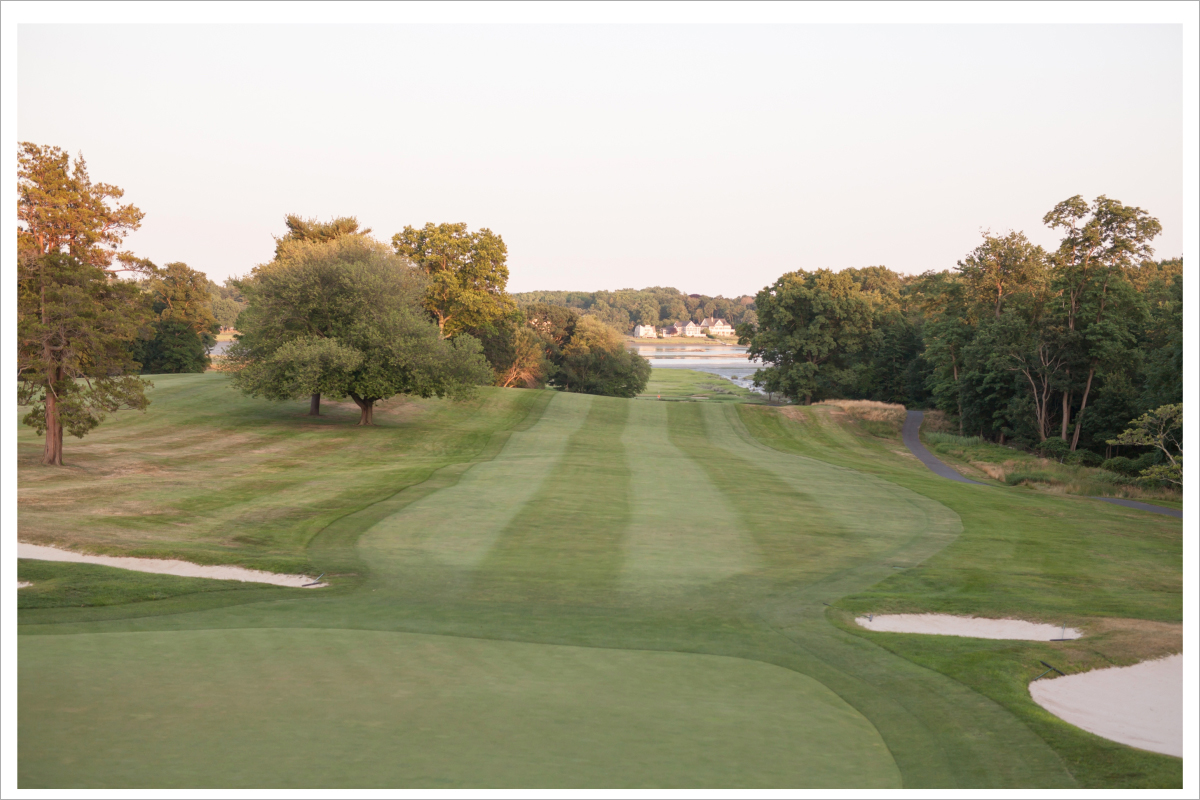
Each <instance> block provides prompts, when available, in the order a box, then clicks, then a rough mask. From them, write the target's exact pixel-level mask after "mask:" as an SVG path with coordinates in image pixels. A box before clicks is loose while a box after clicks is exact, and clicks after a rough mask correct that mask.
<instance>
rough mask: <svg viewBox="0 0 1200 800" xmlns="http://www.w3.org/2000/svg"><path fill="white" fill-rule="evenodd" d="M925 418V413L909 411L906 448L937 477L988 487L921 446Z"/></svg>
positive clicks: (905, 438)
mask: <svg viewBox="0 0 1200 800" xmlns="http://www.w3.org/2000/svg"><path fill="white" fill-rule="evenodd" d="M924 418H925V412H924V411H909V412H908V416H906V417H905V418H904V446H905V447H907V448H908V449H909V452H911V453H912V454H913V455H914V456H916V457H917V458H918V459H919V460H920V462H921V463H922V464H924V465H925V466H927V467H929V470H930V471H931V472H933V473H934V474H935V475H940V476H941V477H943V478H947V479H949V480H952V481H958V482H959V483H973V484H975V485H976V486H987V484H986V483H980V482H979V481H973V480H971V479H970V478H965V477H963V476H962V475H960V474H959V473H958V471H957V470H955V469H954V468H952V467H951V466H950V465H949V464H946V463H944V462H943V461H941V460H940V459H938V457H937V456H935V455H934V454H933V453H931V452H929V450H927V449H926V448H925V445H923V444H921V436H920V432H921V420H923V419H924Z"/></svg>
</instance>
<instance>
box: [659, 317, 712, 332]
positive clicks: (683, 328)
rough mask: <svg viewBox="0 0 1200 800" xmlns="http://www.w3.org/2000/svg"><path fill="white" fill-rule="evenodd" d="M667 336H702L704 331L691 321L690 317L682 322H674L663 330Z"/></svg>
mask: <svg viewBox="0 0 1200 800" xmlns="http://www.w3.org/2000/svg"><path fill="white" fill-rule="evenodd" d="M663 333H665V334H666V335H667V336H703V335H704V331H703V330H702V329H701V328H700V326H699V325H697V324H696V323H694V322H692V321H691V320H690V319H688V320H684V321H683V322H676V323H675V324H674V325H672V326H671V327H669V328H667V329H666V330H664V331H663Z"/></svg>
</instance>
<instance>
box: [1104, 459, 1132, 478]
mask: <svg viewBox="0 0 1200 800" xmlns="http://www.w3.org/2000/svg"><path fill="white" fill-rule="evenodd" d="M1100 469H1103V470H1107V471H1108V472H1115V473H1116V474H1118V475H1124V476H1125V477H1127V478H1129V477H1133V476H1134V475H1137V474H1138V473H1139V472H1141V467H1139V466H1138V465H1137V463H1136V462H1134V461H1132V460H1131V459H1128V458H1126V457H1125V456H1115V457H1113V458H1110V459H1108V460H1107V461H1105V462H1104V463H1102V464H1101V465H1100Z"/></svg>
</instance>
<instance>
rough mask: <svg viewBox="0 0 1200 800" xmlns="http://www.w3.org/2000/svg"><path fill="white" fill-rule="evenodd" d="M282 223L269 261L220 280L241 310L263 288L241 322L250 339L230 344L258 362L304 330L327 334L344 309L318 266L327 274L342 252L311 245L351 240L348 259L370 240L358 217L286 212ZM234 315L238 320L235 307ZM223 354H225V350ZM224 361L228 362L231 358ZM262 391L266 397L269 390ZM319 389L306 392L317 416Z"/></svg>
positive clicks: (310, 408)
mask: <svg viewBox="0 0 1200 800" xmlns="http://www.w3.org/2000/svg"><path fill="white" fill-rule="evenodd" d="M284 225H286V226H287V233H285V234H284V235H283V236H277V237H275V258H274V260H273V261H271V262H269V263H267V264H263V265H261V266H259V267H258V268H256V269H255V270H254V272H253V274H252V275H251V276H250V277H249V278H248V279H245V280H229V281H226V285H227V287H228V288H230V289H232V290H234V291H233V292H231V293H230V294H231V295H233V294H234V293H236V296H238V297H241V309H240V311H246V310H247V307H248V305H250V301H249V300H248V296H250V295H253V294H254V292H255V291H256V290H257V289H258V288H259V287H264V288H265V290H266V292H267V294H266V295H260V296H259V298H258V302H257V303H255V304H254V310H253V311H252V312H251V313H250V314H249V315H248V316H247V317H246V318H245V324H246V325H247V326H249V327H250V328H252V329H253V331H254V332H253V336H252V338H251V339H247V340H246V341H244V342H243V343H242V344H241V345H237V346H235V348H231V349H232V350H233V352H235V353H237V354H240V355H239V356H237V357H238V358H247V357H251V358H253V359H254V361H255V363H262V361H263V359H265V358H266V357H267V356H269V355H270V354H271V353H274V351H275V350H277V349H278V348H279V347H281V346H283V345H284V344H286V343H288V342H291V341H294V340H297V339H301V338H305V337H308V336H310V335H315V336H318V337H327V336H328V335H329V329H330V327H329V326H330V325H331V324H333V323H332V322H331V320H333V319H335V318H336V317H337V315H338V314H344V313H345V309H342V308H339V306H338V303H339V302H341V295H340V294H339V293H338V290H337V287H336V285H335V284H334V283H331V282H329V281H328V280H327V279H326V278H323V277H321V273H322V270H324V271H325V272H326V273H328V268H329V265H330V264H331V263H332V262H335V261H337V260H338V258H339V257H340V256H337V255H332V256H331V255H330V254H331V253H337V252H343V251H338V250H336V248H335V249H333V250H328V249H327V250H326V251H325V256H323V257H321V258H315V259H314V258H313V257H312V254H313V252H314V251H313V250H312V248H311V245H317V244H327V243H330V242H336V241H338V240H339V239H343V238H348V239H349V240H350V241H351V242H352V244H351V246H350V249H349V250H347V251H345V252H344V253H343V255H346V254H350V255H348V257H350V258H352V259H353V258H355V257H356V256H354V255H353V254H351V251H353V252H360V253H361V252H365V251H362V247H361V246H360V245H361V244H362V243H363V242H367V241H369V242H374V240H368V239H366V236H367V234H368V233H370V228H367V229H366V230H362V231H360V230H359V229H358V220H356V219H355V218H354V217H334V218H333V219H331V220H330V221H328V222H321V221H319V220H315V219H306V218H303V217H300V216H297V215H296V214H289V215H287V216H286V217H285V218H284ZM376 244H377V243H376ZM369 249H370V248H369ZM373 250H374V253H373V254H372V255H371V256H370V257H372V258H377V257H380V256H381V252H380V248H379V247H377V246H374V247H373ZM330 259H332V261H331V260H330ZM301 262H303V263H301ZM328 274H333V273H328ZM238 319H241V313H240V312H239V314H238ZM239 324H241V323H239ZM251 354H252V355H251ZM226 358H229V353H227V354H226ZM229 363H230V364H231V365H232V364H233V363H234V362H233V361H230V362H229ZM264 391H265V392H266V394H265V395H264V396H268V397H270V396H272V393H271V391H270V390H264ZM321 394H322V392H321V391H320V390H319V389H314V390H313V392H312V393H311V395H310V396H309V404H308V413H309V416H313V417H316V416H320V414H321ZM287 396H290V395H287Z"/></svg>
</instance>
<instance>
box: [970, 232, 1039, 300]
mask: <svg viewBox="0 0 1200 800" xmlns="http://www.w3.org/2000/svg"><path fill="white" fill-rule="evenodd" d="M1044 261H1045V253H1044V252H1043V251H1042V248H1040V247H1037V246H1035V245H1033V244H1031V243H1030V242H1029V240H1028V239H1026V238H1025V234H1024V233H1021V232H1019V231H1009V232H1008V234H1007V235H1006V236H993V235H992V234H991V233H984V235H983V244H981V245H979V246H978V247H976V248H975V249H974V250H973V251H971V252H970V253H969V254H968V255H967V257H966V258H964V259H963V260H962V261H959V262H958V271H959V273H960V274H962V276H963V278H964V279H965V280H966V282H967V285H968V287H969V292H970V295H971V296H972V297H973V298H975V299H976V300H977V301H978V302H980V303H982V304H987V305H989V306H990V307H991V309H992V311H993V314H994V316H995V318H996V319H999V318H1000V312H1001V310H1002V309H1003V308H1004V301H1005V300H1006V299H1008V298H1010V297H1011V296H1012V295H1013V294H1014V293H1015V292H1019V291H1021V290H1022V289H1023V288H1024V287H1025V286H1027V285H1028V284H1030V283H1031V282H1032V281H1033V280H1034V279H1035V278H1036V277H1037V275H1038V273H1039V272H1040V269H1039V267H1041V266H1042V264H1043V263H1044Z"/></svg>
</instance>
